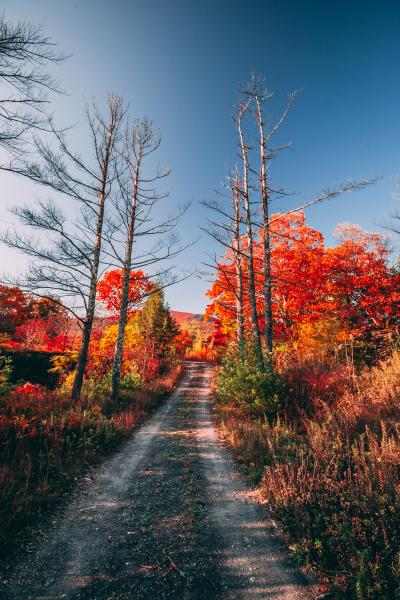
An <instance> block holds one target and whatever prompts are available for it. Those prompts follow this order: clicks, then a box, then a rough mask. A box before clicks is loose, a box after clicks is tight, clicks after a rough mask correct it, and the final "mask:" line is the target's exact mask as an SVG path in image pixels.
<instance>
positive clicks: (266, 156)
mask: <svg viewBox="0 0 400 600" xmlns="http://www.w3.org/2000/svg"><path fill="white" fill-rule="evenodd" d="M242 92H243V94H244V95H245V96H246V97H247V98H250V99H251V101H252V102H253V103H254V104H255V107H254V108H255V110H254V114H255V118H256V123H257V126H258V134H259V138H258V146H259V156H260V168H259V173H258V180H259V189H260V199H261V211H262V212H261V214H262V223H261V227H262V234H263V236H262V239H263V249H264V260H263V271H264V272H263V278H264V322H265V324H264V340H265V350H266V351H267V361H269V358H268V357H270V356H271V353H272V345H273V344H272V336H273V332H272V277H271V235H270V223H269V214H270V188H269V186H268V181H267V161H269V160H270V159H271V158H272V157H273V151H272V150H271V149H270V148H269V147H268V144H269V142H270V140H271V138H272V136H273V135H274V134H275V133H276V132H277V131H278V129H279V127H280V125H281V124H282V123H283V121H284V120H285V118H286V116H287V114H288V112H289V110H290V108H291V107H292V105H293V102H294V99H295V95H296V94H295V93H293V94H291V95H290V96H289V101H288V103H287V106H286V108H285V110H284V111H283V113H282V114H281V116H280V117H279V118H278V120H277V121H276V122H275V123H274V125H273V126H272V127H271V128H270V130H269V131H267V130H266V127H265V122H264V114H263V105H264V104H265V103H266V102H268V100H270V99H271V98H272V94H271V93H270V92H268V91H267V89H266V88H265V85H264V81H263V80H262V79H261V78H257V77H256V76H255V75H254V74H253V75H252V77H251V80H250V84H249V85H248V86H246V87H244V88H243V89H242Z"/></svg>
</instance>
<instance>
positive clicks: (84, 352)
mask: <svg viewBox="0 0 400 600" xmlns="http://www.w3.org/2000/svg"><path fill="white" fill-rule="evenodd" d="M104 189H105V181H104ZM104 206H105V193H104V192H103V193H102V195H101V200H100V206H99V213H98V217H97V230H96V243H95V247H94V252H93V266H92V273H91V279H90V289H89V297H88V304H87V310H86V318H85V324H84V327H83V334H82V342H81V348H80V351H79V357H78V364H77V367H76V372H75V379H74V385H73V387H72V398H73V399H74V400H77V399H79V397H80V395H81V391H82V385H83V378H84V375H85V368H86V363H87V357H88V353H89V343H90V337H91V334H92V328H93V320H94V313H95V309H96V292H97V276H98V272H99V264H100V253H101V243H102V231H103V223H104Z"/></svg>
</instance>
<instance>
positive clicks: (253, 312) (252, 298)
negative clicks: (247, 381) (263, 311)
mask: <svg viewBox="0 0 400 600" xmlns="http://www.w3.org/2000/svg"><path fill="white" fill-rule="evenodd" d="M248 108H249V102H245V103H242V104H241V105H240V106H239V110H238V114H237V118H236V127H237V133H238V137H239V147H240V152H241V155H242V161H243V176H242V184H241V186H240V193H241V196H242V198H243V206H244V213H245V222H246V239H247V250H246V253H247V270H248V287H249V302H250V318H251V328H252V337H253V344H254V350H255V353H256V357H257V362H258V365H259V367H260V369H264V358H263V352H262V345H261V333H260V326H259V323H258V313H257V299H256V287H255V277H254V252H253V246H254V236H253V223H252V211H251V203H250V186H249V159H248V146H247V145H246V143H245V140H244V135H243V128H242V121H243V118H244V116H245V114H246V113H247V111H248Z"/></svg>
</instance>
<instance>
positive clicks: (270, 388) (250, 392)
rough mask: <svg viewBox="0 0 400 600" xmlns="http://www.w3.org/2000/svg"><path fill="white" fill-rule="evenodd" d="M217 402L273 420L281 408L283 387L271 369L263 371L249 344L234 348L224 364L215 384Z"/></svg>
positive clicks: (227, 355) (224, 360)
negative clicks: (232, 405)
mask: <svg viewBox="0 0 400 600" xmlns="http://www.w3.org/2000/svg"><path fill="white" fill-rule="evenodd" d="M215 390H216V395H217V399H218V400H219V401H220V402H222V403H228V404H234V405H235V407H236V408H238V409H239V410H240V411H243V413H245V414H249V415H254V416H258V417H262V416H267V417H268V418H270V419H271V418H274V417H275V416H276V415H277V414H278V413H279V411H280V409H281V408H282V400H283V385H282V382H281V380H280V378H279V376H278V374H277V373H276V372H275V371H274V370H273V369H272V368H269V369H267V370H265V371H262V370H261V369H260V368H259V366H258V363H257V358H256V355H255V352H254V349H253V348H252V346H251V345H250V344H247V345H245V346H244V347H243V348H238V347H237V346H235V347H234V348H232V349H231V351H230V352H229V353H227V354H226V356H225V358H224V359H223V361H222V365H221V368H220V371H219V373H218V377H217V379H216V382H215Z"/></svg>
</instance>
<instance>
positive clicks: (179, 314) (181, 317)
mask: <svg viewBox="0 0 400 600" xmlns="http://www.w3.org/2000/svg"><path fill="white" fill-rule="evenodd" d="M170 313H171V317H173V318H174V319H175V321H176V322H177V323H178V325H182V323H186V322H187V321H189V319H199V320H200V319H201V318H202V316H203V315H197V314H195V313H191V312H183V311H181V310H170Z"/></svg>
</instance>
